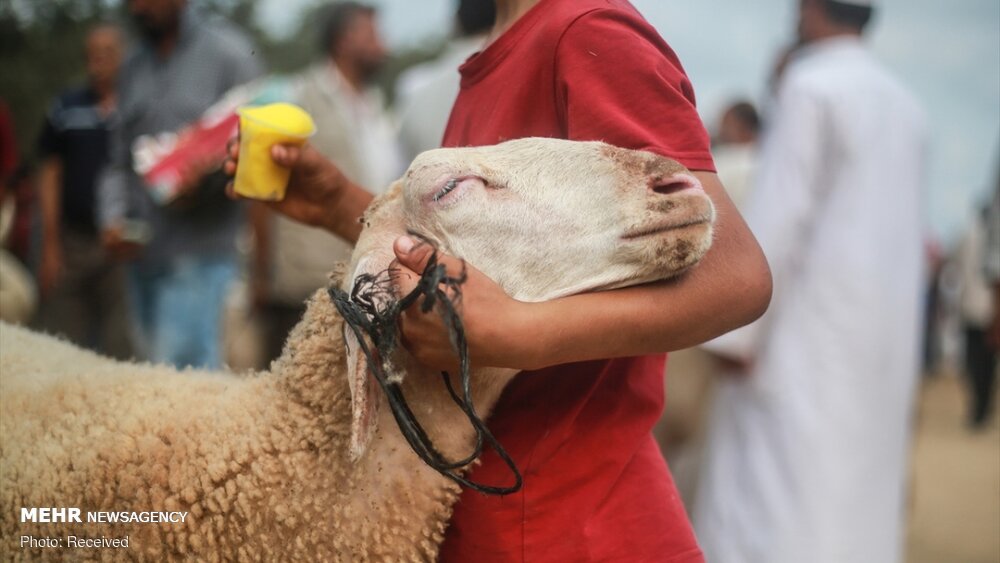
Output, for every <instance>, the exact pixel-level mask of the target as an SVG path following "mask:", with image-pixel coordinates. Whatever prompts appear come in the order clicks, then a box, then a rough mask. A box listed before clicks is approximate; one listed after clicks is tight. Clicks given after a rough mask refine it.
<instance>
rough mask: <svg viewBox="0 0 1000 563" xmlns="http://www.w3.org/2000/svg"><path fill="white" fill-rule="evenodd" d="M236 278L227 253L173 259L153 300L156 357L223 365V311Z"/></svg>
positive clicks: (202, 365)
mask: <svg viewBox="0 0 1000 563" xmlns="http://www.w3.org/2000/svg"><path fill="white" fill-rule="evenodd" d="M235 277H236V262H235V260H234V259H233V258H229V257H226V258H200V257H185V258H183V259H179V260H177V261H175V262H174V264H173V267H172V268H171V269H170V272H169V273H168V274H167V276H166V277H165V280H164V283H163V286H162V288H161V290H160V295H159V299H158V302H157V314H158V321H157V330H156V339H155V344H154V350H155V352H154V354H155V359H156V360H157V361H163V362H169V363H172V364H174V365H176V366H178V367H184V366H192V367H199V368H210V369H214V368H218V367H220V366H221V365H222V346H221V330H220V328H221V323H222V310H223V307H224V305H225V298H226V292H227V291H228V289H229V286H230V285H231V283H232V281H233V280H234V279H235Z"/></svg>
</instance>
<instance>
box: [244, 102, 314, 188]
mask: <svg viewBox="0 0 1000 563" xmlns="http://www.w3.org/2000/svg"><path fill="white" fill-rule="evenodd" d="M237 113H238V114H239V116H240V159H239V164H238V166H237V167H236V178H235V180H234V181H233V190H234V191H235V192H236V193H238V194H240V195H241V196H243V197H247V198H251V199H259V200H265V201H278V200H281V199H284V197H285V189H286V188H287V187H288V177H289V175H290V174H291V172H292V171H291V170H290V169H288V168H285V167H284V166H281V165H279V164H277V163H275V162H274V161H273V160H272V159H271V147H272V146H274V145H278V144H281V145H297V146H301V145H303V144H305V142H306V140H307V139H308V138H309V137H311V136H312V134H313V133H315V132H316V124H315V123H314V122H313V119H312V117H310V115H309V114H308V113H306V111H305V110H303V109H302V108H300V107H298V106H294V105H292V104H286V103H278V104H268V105H266V106H258V107H245V108H240V109H239V110H237Z"/></svg>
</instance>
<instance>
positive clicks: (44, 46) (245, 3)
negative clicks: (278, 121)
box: [0, 0, 445, 164]
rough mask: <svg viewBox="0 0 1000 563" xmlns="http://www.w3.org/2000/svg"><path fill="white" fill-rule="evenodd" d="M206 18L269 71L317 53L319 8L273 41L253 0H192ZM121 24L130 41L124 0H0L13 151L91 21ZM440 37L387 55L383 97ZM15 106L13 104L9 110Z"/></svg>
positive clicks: (22, 145) (70, 80)
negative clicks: (250, 45)
mask: <svg viewBox="0 0 1000 563" xmlns="http://www.w3.org/2000/svg"><path fill="white" fill-rule="evenodd" d="M192 3H193V4H194V5H195V6H196V7H197V9H198V10H200V11H201V12H202V13H204V14H206V16H207V17H223V18H226V19H227V20H229V21H230V22H233V23H234V24H236V25H237V26H239V27H240V28H242V29H243V30H244V31H245V32H246V33H247V34H248V35H249V36H250V38H251V39H252V40H253V42H254V44H255V46H256V49H257V53H259V54H260V56H262V57H263V59H264V61H265V65H266V67H267V68H268V69H269V71H270V72H272V73H276V74H284V73H290V72H293V71H296V70H298V69H301V68H302V67H304V66H305V65H306V64H308V63H309V62H311V61H312V60H314V59H315V58H316V57H317V55H318V42H319V39H318V24H319V22H321V21H322V10H323V6H322V5H318V6H314V7H312V8H310V9H308V10H306V11H304V12H303V13H302V15H301V17H300V20H299V24H298V31H296V32H295V33H292V34H289V36H288V37H287V38H281V39H276V38H273V37H271V36H270V35H268V34H267V33H266V32H264V31H263V30H262V29H261V28H260V27H259V26H258V25H257V24H256V23H255V21H256V20H255V10H256V6H257V2H256V1H255V0H192ZM102 21H113V22H118V23H121V25H122V27H123V29H124V30H125V31H126V34H127V35H129V38H130V42H134V40H135V38H134V35H132V32H131V28H130V26H129V21H128V15H127V13H126V11H125V8H124V2H120V1H114V0H21V1H19V0H0V99H3V100H4V101H5V102H6V103H7V105H8V107H9V108H10V110H11V113H12V117H13V120H14V129H15V133H16V138H17V145H18V152H19V153H20V154H21V158H22V159H23V161H24V162H26V163H29V164H30V162H31V161H32V160H33V156H34V152H35V150H34V147H35V143H36V141H37V136H38V134H39V131H40V128H41V125H42V119H43V117H44V115H45V112H46V110H47V108H48V106H49V104H50V103H51V100H52V98H53V97H54V96H55V95H57V94H58V93H59V92H61V91H62V90H64V89H66V88H69V87H71V86H73V85H76V84H80V83H81V82H82V81H83V79H84V76H85V74H84V56H83V40H84V36H85V35H86V33H87V30H88V28H89V27H90V26H91V25H93V24H94V23H97V22H102ZM444 45H445V40H444V38H440V39H436V40H433V41H430V42H427V43H425V44H421V45H417V46H414V47H410V48H407V49H405V50H402V51H397V52H395V53H393V55H392V57H391V59H390V60H389V61H388V63H387V64H386V67H385V69H384V71H383V73H382V76H381V77H380V80H379V82H380V85H381V86H382V87H383V88H384V89H385V90H386V93H387V95H388V99H389V100H390V102H391V100H392V99H393V93H394V85H395V82H396V78H397V77H398V76H399V74H400V73H402V72H403V71H404V70H406V69H407V68H409V67H410V66H412V65H415V64H418V63H420V62H424V61H427V60H429V59H432V58H434V57H436V56H437V55H438V54H440V52H441V51H442V49H443V48H444ZM15 108H16V109H15Z"/></svg>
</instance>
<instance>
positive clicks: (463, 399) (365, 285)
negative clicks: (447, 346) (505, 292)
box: [327, 251, 522, 495]
mask: <svg viewBox="0 0 1000 563" xmlns="http://www.w3.org/2000/svg"><path fill="white" fill-rule="evenodd" d="M465 274H466V270H465V262H464V261H463V262H462V272H461V274H459V275H458V276H455V277H453V276H449V275H448V274H447V270H446V269H445V266H444V265H443V264H440V263H438V257H437V251H435V252H434V253H433V255H432V256H431V258H430V260H428V262H427V266H426V267H425V268H424V271H423V273H422V274H421V276H420V280H419V281H418V283H417V286H416V287H415V288H414V289H413V290H412V291H411V292H410V293H408V294H407V295H405V296H403V297H402V298H401V299H398V300H397V299H395V294H394V292H393V290H392V285H393V279H392V274H391V273H390V271H389V270H386V271H383V272H381V273H379V274H377V275H371V274H361V275H359V276H358V278H357V279H356V280H355V282H354V287H353V288H352V289H351V292H350V294H348V293H347V292H345V291H343V290H341V289H340V288H338V287H335V286H331V287H329V288H327V293H328V294H329V296H330V299H331V300H332V301H333V304H334V306H335V307H336V308H337V311H338V312H340V315H341V316H342V317H343V318H344V323H345V325H346V326H348V327H350V329H351V331H352V332H353V333H354V336H355V337H356V338H357V340H358V342H359V344H360V348H361V352H362V353H363V354H364V355H365V358H366V359H367V360H368V366H369V369H370V371H371V375H372V377H374V378H375V380H376V382H378V384H379V387H381V388H382V391H383V392H384V393H385V395H386V398H387V399H388V402H389V408H390V409H391V410H392V415H393V418H395V420H396V424H397V425H398V426H399V430H400V432H401V433H402V435H403V437H404V438H405V439H406V441H407V443H408V444H409V445H410V447H411V448H412V449H413V451H414V452H415V453H416V454H417V455H418V456H419V457H420V459H422V460H423V461H424V462H425V463H426V464H427V465H429V466H430V467H431V468H432V469H434V470H435V471H437V472H438V473H440V474H442V475H444V476H445V477H447V478H449V479H451V480H452V481H455V482H456V483H458V484H460V485H463V486H466V487H469V488H470V489H473V490H476V491H479V492H481V493H485V494H492V495H506V494H510V493H514V492H517V491H519V490H520V489H521V485H522V478H521V473H520V471H518V469H517V466H516V464H515V463H514V460H513V459H511V457H510V455H509V454H508V453H507V452H506V450H504V448H503V446H501V445H500V443H499V442H498V441H497V439H496V438H495V437H494V436H493V434H492V433H491V432H490V431H489V429H488V428H487V427H486V423H485V422H483V420H482V418H480V416H479V415H478V414H477V413H476V410H475V407H474V406H473V403H472V383H471V378H470V375H469V368H470V362H469V349H468V343H467V341H466V338H465V330H464V328H463V325H462V317H461V315H460V314H459V312H458V309H457V306H459V305H460V302H461V285H462V284H463V283H464V282H465V280H466V275H465ZM449 290H450V293H451V294H452V295H453V296H454V297H451V296H450V295H449ZM420 297H423V302H422V303H421V304H420V308H421V310H422V311H423V312H424V313H427V312H429V311H430V310H431V309H436V310H437V311H438V313H439V314H440V315H441V319H442V321H443V323H444V326H445V328H446V329H447V331H448V338H449V340H450V341H451V345H452V348H453V349H454V350H455V353H456V354H457V355H458V359H459V381H460V383H461V395H459V393H458V392H456V391H455V388H454V386H453V385H452V383H451V376H450V375H449V374H448V372H447V371H442V372H441V377H442V379H443V380H444V384H445V387H446V388H447V389H448V394H449V395H451V398H452V400H453V401H454V402H455V404H456V405H458V407H459V408H460V409H461V410H462V412H463V413H465V416H466V418H467V419H468V421H469V423H470V424H471V425H472V427H473V428H474V429H475V431H476V443H475V446H474V447H473V450H472V452H471V453H470V454H469V455H468V456H467V457H464V458H462V459H459V460H455V461H449V460H447V459H445V457H444V456H443V455H442V454H441V453H440V452H439V451H438V450H437V449H436V448H435V447H434V444H433V443H432V441H431V439H430V437H429V436H428V435H427V432H426V431H425V430H424V428H423V427H422V426H421V424H420V421H418V420H417V419H416V417H415V416H414V414H413V411H412V410H411V409H410V407H409V405H408V404H407V402H406V398H405V397H404V396H403V390H402V386H401V382H399V381H394V380H393V379H392V378H390V377H389V375H388V374H389V373H390V372H391V367H390V361H391V360H390V358H391V357H392V354H393V353H394V351H395V350H396V346H397V345H398V343H399V341H400V335H399V325H398V321H399V317H400V315H401V314H402V313H403V311H405V310H406V309H408V308H409V307H411V306H413V305H414V304H416V302H417V300H418V299H420ZM436 305H437V307H435V306H436ZM366 336H367V339H366V338H365V337H366ZM369 341H370V343H371V345H369ZM484 443H488V444H489V446H490V447H492V448H493V449H494V451H496V452H497V455H499V456H500V458H501V459H502V460H503V461H504V463H505V464H506V465H507V467H508V468H510V470H511V473H512V474H513V475H514V484H513V485H511V486H506V487H503V486H493V485H485V484H482V483H476V482H475V481H472V480H470V479H466V478H465V477H463V476H462V475H461V470H462V469H463V468H465V467H467V466H468V465H469V464H470V463H472V462H473V461H475V460H476V458H478V457H479V455H480V454H482V452H483V447H484Z"/></svg>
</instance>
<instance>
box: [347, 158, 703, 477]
mask: <svg viewBox="0 0 1000 563" xmlns="http://www.w3.org/2000/svg"><path fill="white" fill-rule="evenodd" d="M714 215H715V212H714V208H713V207H712V203H711V200H710V199H709V198H708V196H706V195H705V193H704V191H703V190H702V189H701V184H700V183H699V182H698V180H697V179H696V178H695V177H694V176H693V175H691V173H690V172H688V171H687V170H686V169H685V168H684V167H683V166H681V165H680V164H678V163H677V162H675V161H673V160H670V159H668V158H664V157H661V156H658V155H655V154H652V153H648V152H641V151H632V150H626V149H620V148H616V147H612V146H610V145H607V144H604V143H600V142H575V141H565V140H557V139H544V138H530V139H519V140H514V141H508V142H505V143H501V144H499V145H494V146H487V147H473V148H453V149H437V150H432V151H427V152H425V153H423V154H421V155H419V156H418V157H417V158H416V159H415V160H414V161H413V163H412V164H411V165H410V168H409V170H407V172H406V174H405V175H404V176H403V178H402V179H400V180H399V181H397V182H396V183H395V184H394V185H393V186H392V188H391V189H390V190H389V191H388V192H387V193H386V194H385V195H383V196H381V197H380V198H378V199H377V200H376V201H375V202H373V203H372V205H371V206H370V207H369V209H368V211H367V212H366V213H365V217H364V222H365V226H366V228H365V229H364V231H363V232H362V234H361V237H360V239H359V240H358V244H357V246H356V247H355V250H354V254H353V256H352V261H351V265H350V267H349V269H348V272H349V273H351V275H350V276H349V277H348V278H347V279H346V280H345V281H344V287H343V289H345V290H346V291H350V288H351V286H352V285H353V283H354V280H355V279H356V278H357V277H358V276H359V275H360V274H363V273H368V274H377V273H378V272H382V271H384V270H386V269H387V268H388V267H389V266H390V264H391V262H392V261H393V260H394V258H395V257H394V255H393V252H392V243H393V241H394V240H395V239H396V238H397V237H399V236H401V235H403V234H406V233H407V232H408V231H409V232H414V233H418V234H420V235H421V236H422V237H424V238H425V239H427V240H428V241H430V242H431V243H433V244H434V245H435V246H436V247H437V248H438V249H439V250H441V251H443V252H446V253H449V254H452V255H454V256H457V257H460V258H463V259H465V260H467V261H468V262H469V263H470V264H473V265H474V266H475V267H476V268H478V269H479V270H480V271H482V272H483V273H484V274H485V275H487V276H488V277H490V278H491V279H493V280H494V281H496V282H497V283H498V284H499V285H500V286H501V287H502V288H503V289H504V291H506V292H507V293H508V294H509V295H511V296H512V297H514V298H515V299H519V300H522V301H544V300H548V299H554V298H557V297H561V296H566V295H570V294H575V293H582V292H586V291H595V290H602V289H611V288H617V287H623V286H629V285H636V284H641V283H646V282H651V281H656V280H661V279H666V278H670V277H673V276H676V275H677V274H679V273H680V272H683V271H684V270H686V269H687V268H689V267H690V266H692V265H693V264H695V263H696V262H697V261H698V260H699V259H700V258H701V256H702V255H703V254H704V253H705V252H706V251H707V250H708V247H709V245H710V244H711V239H712V221H713V219H714ZM352 341H353V336H351V335H349V337H348V351H349V354H348V372H349V379H350V384H351V395H352V414H353V423H352V432H351V436H352V439H351V451H352V456H354V457H357V456H360V455H361V453H362V452H363V451H364V448H365V446H366V444H367V443H368V441H369V440H370V439H371V436H372V435H373V434H374V430H375V429H374V426H375V420H376V415H375V407H376V406H377V404H378V397H377V395H376V393H377V387H376V386H375V385H374V383H372V382H371V381H370V378H368V377H367V365H366V363H365V359H364V357H363V356H362V355H360V354H358V351H357V350H358V347H357V343H356V342H352Z"/></svg>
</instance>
